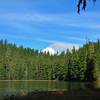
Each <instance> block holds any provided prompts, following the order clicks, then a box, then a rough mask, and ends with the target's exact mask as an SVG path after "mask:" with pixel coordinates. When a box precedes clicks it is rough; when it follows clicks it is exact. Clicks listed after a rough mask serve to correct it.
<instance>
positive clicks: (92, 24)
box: [0, 13, 100, 29]
mask: <svg viewBox="0 0 100 100" xmlns="http://www.w3.org/2000/svg"><path fill="white" fill-rule="evenodd" d="M97 15H98V16H97ZM73 16H74V17H73ZM91 16H92V19H90V17H91ZM99 16H100V13H89V14H87V16H86V15H85V14H84V15H80V16H79V15H77V14H75V13H73V14H64V13H63V14H39V13H33V14H32V13H2V14H0V19H4V20H6V21H18V22H20V23H22V22H39V23H41V22H42V23H50V24H55V25H60V26H66V27H76V28H89V29H100V23H99V22H98V21H97V20H94V18H95V17H97V18H98V19H99Z"/></svg>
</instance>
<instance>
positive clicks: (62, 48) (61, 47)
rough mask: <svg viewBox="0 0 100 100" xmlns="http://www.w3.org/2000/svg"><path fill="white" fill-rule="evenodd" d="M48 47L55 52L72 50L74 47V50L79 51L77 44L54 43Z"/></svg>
mask: <svg viewBox="0 0 100 100" xmlns="http://www.w3.org/2000/svg"><path fill="white" fill-rule="evenodd" d="M50 47H51V48H53V49H55V50H57V51H65V50H67V49H69V50H72V49H73V47H75V49H79V45H78V44H73V43H63V42H55V43H53V44H51V45H50Z"/></svg>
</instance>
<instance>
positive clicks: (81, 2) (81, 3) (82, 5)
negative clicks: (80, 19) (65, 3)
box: [77, 0, 96, 13]
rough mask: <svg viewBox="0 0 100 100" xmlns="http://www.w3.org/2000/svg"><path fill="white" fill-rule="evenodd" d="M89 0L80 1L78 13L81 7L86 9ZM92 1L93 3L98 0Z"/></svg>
mask: <svg viewBox="0 0 100 100" xmlns="http://www.w3.org/2000/svg"><path fill="white" fill-rule="evenodd" d="M87 1H88V0H79V1H78V5H77V7H78V10H77V12H78V13H80V9H81V8H82V9H83V10H85V9H86V6H87ZM92 1H93V3H95V2H96V0H92Z"/></svg>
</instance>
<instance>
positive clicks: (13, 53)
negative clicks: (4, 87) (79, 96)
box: [0, 40, 100, 81]
mask: <svg viewBox="0 0 100 100" xmlns="http://www.w3.org/2000/svg"><path fill="white" fill-rule="evenodd" d="M99 78H100V41H99V40H97V42H91V41H89V42H87V43H86V44H84V45H83V46H82V47H80V48H79V49H78V50H76V49H75V48H74V47H73V49H72V51H70V50H66V52H61V53H60V54H55V55H51V56H50V54H49V53H48V54H44V53H42V52H39V51H38V50H35V49H31V48H24V47H23V46H20V47H17V46H16V45H15V44H11V43H8V42H7V40H0V80H66V81H94V80H97V79H99Z"/></svg>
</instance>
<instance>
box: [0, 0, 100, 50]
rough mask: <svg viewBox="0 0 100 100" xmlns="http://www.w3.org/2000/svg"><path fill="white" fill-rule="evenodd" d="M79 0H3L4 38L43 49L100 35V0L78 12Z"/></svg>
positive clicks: (1, 34)
mask: <svg viewBox="0 0 100 100" xmlns="http://www.w3.org/2000/svg"><path fill="white" fill-rule="evenodd" d="M77 1H78V0H0V39H7V40H8V42H10V43H15V44H17V46H20V45H23V46H24V47H31V48H35V49H39V50H41V49H43V48H46V47H52V48H55V49H57V48H58V49H65V48H71V47H72V46H73V45H75V46H76V48H78V46H82V45H83V44H84V43H85V42H86V39H88V40H92V41H96V40H97V39H100V1H99V0H97V2H96V4H95V6H94V5H93V3H92V2H91V1H90V3H88V6H87V8H86V11H85V12H84V11H81V14H80V15H79V14H77V7H76V5H77Z"/></svg>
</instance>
